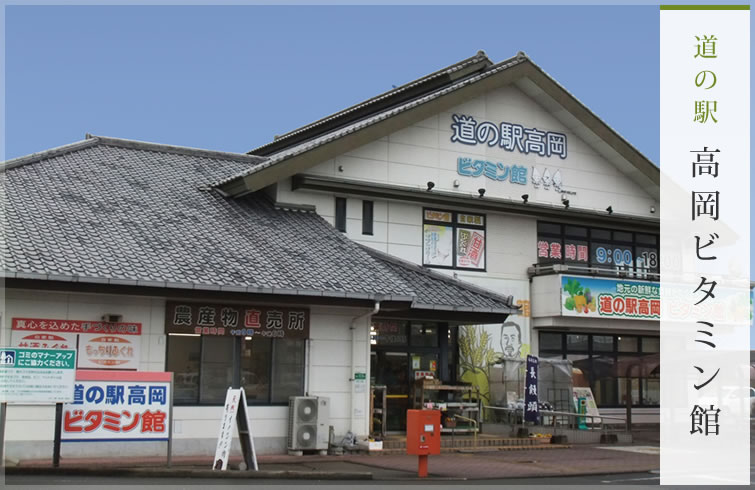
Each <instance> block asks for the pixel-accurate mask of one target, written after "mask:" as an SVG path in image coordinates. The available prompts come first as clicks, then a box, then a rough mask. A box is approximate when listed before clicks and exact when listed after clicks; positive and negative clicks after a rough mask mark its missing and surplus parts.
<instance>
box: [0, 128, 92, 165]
mask: <svg viewBox="0 0 755 490" xmlns="http://www.w3.org/2000/svg"><path fill="white" fill-rule="evenodd" d="M96 144H97V139H96V138H91V137H89V135H87V138H86V139H83V140H80V141H75V142H73V143H68V144H65V145H62V146H56V147H55V148H50V149H49V150H43V151H38V152H35V153H30V154H28V155H22V156H20V157H16V158H11V159H10V160H6V161H4V162H1V163H0V173H2V172H5V171H6V170H11V169H13V168H17V167H22V166H24V165H28V164H30V163H34V162H37V161H40V160H44V159H46V158H52V157H56V156H59V155H63V154H66V153H71V152H73V151H77V150H81V149H84V148H89V147H90V146H95V145H96Z"/></svg>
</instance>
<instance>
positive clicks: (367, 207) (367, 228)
mask: <svg viewBox="0 0 755 490" xmlns="http://www.w3.org/2000/svg"><path fill="white" fill-rule="evenodd" d="M372 206H373V204H372V201H362V235H372V220H373V209H372Z"/></svg>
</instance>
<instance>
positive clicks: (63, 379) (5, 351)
mask: <svg viewBox="0 0 755 490" xmlns="http://www.w3.org/2000/svg"><path fill="white" fill-rule="evenodd" d="M75 371H76V351H75V350H71V349H68V350H62V349H57V350H52V349H19V348H12V347H2V348H0V402H2V403H23V404H37V403H45V404H50V403H62V402H67V401H70V400H72V399H73V392H74V373H75Z"/></svg>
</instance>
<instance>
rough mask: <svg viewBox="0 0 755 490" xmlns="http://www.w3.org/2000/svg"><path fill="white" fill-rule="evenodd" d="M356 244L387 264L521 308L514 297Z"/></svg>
mask: <svg viewBox="0 0 755 490" xmlns="http://www.w3.org/2000/svg"><path fill="white" fill-rule="evenodd" d="M354 243H356V244H357V245H358V246H359V247H361V248H362V249H364V250H365V251H366V252H367V254H368V255H371V256H373V257H374V258H377V259H379V260H385V261H386V262H390V263H392V264H395V265H398V266H401V267H405V268H407V269H411V270H413V271H414V272H417V273H420V274H423V275H426V276H430V277H432V278H433V279H438V280H440V281H442V282H446V283H451V284H455V285H457V286H462V287H464V288H466V289H470V290H472V291H474V292H475V293H477V294H481V295H484V296H487V297H488V298H490V299H493V300H496V301H500V302H501V303H504V304H506V305H508V306H510V307H511V308H520V307H519V306H518V305H514V304H513V296H510V295H508V296H504V295H500V294H498V293H494V292H493V291H490V290H489V289H486V288H483V287H481V286H478V285H476V284H473V283H471V282H467V281H463V280H461V279H456V278H455V277H450V276H447V275H446V274H441V273H440V272H436V271H434V270H432V269H428V268H426V267H422V266H421V265H418V264H415V263H414V262H410V261H408V260H404V259H401V258H399V257H396V256H395V255H391V254H388V253H385V252H381V251H380V250H377V249H374V248H372V247H369V246H367V245H363V244H361V243H358V242H354Z"/></svg>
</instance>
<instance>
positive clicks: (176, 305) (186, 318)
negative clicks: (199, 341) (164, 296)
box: [165, 301, 309, 339]
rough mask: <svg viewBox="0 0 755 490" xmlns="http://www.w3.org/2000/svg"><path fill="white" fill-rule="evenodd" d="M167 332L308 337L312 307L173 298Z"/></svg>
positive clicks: (166, 320)
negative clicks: (191, 301)
mask: <svg viewBox="0 0 755 490" xmlns="http://www.w3.org/2000/svg"><path fill="white" fill-rule="evenodd" d="M165 332H166V333H191V334H200V335H243V336H248V335H259V336H262V337H271V338H286V339H306V338H308V337H309V310H308V309H306V308H279V307H267V306H257V305H254V306H252V305H219V304H205V303H183V302H172V301H170V302H168V304H167V307H166V318H165Z"/></svg>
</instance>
